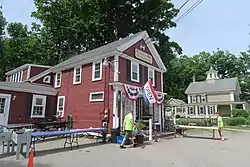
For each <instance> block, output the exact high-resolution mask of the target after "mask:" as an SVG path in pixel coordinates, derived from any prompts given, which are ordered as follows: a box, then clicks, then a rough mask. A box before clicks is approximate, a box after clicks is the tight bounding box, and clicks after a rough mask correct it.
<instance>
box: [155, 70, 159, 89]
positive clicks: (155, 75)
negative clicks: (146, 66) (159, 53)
mask: <svg viewBox="0 0 250 167" xmlns="http://www.w3.org/2000/svg"><path fill="white" fill-rule="evenodd" d="M157 86H158V85H157V72H156V71H155V88H157Z"/></svg>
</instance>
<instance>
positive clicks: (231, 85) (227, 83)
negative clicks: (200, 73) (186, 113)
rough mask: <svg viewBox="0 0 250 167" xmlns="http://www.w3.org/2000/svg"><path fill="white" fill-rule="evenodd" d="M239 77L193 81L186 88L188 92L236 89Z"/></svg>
mask: <svg viewBox="0 0 250 167" xmlns="http://www.w3.org/2000/svg"><path fill="white" fill-rule="evenodd" d="M237 84H238V78H228V79H216V80H214V81H202V82H192V83H190V84H189V86H188V88H187V89H186V91H185V93H186V94H198V93H212V92H221V91H229V90H236V88H237Z"/></svg>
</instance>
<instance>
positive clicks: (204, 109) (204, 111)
mask: <svg viewBox="0 0 250 167" xmlns="http://www.w3.org/2000/svg"><path fill="white" fill-rule="evenodd" d="M201 108H203V114H201V110H200V109H201ZM205 113H206V108H205V107H204V106H199V115H205Z"/></svg>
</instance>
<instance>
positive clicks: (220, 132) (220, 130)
mask: <svg viewBox="0 0 250 167" xmlns="http://www.w3.org/2000/svg"><path fill="white" fill-rule="evenodd" d="M216 115H217V122H218V123H217V126H218V132H219V135H220V140H224V138H223V136H222V128H223V120H222V117H221V116H220V113H219V112H217V113H216Z"/></svg>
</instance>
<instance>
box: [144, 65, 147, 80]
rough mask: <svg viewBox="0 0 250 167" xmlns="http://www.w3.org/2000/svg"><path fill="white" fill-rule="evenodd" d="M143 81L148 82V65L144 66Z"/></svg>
mask: <svg viewBox="0 0 250 167" xmlns="http://www.w3.org/2000/svg"><path fill="white" fill-rule="evenodd" d="M144 82H145V83H146V82H148V67H144Z"/></svg>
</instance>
